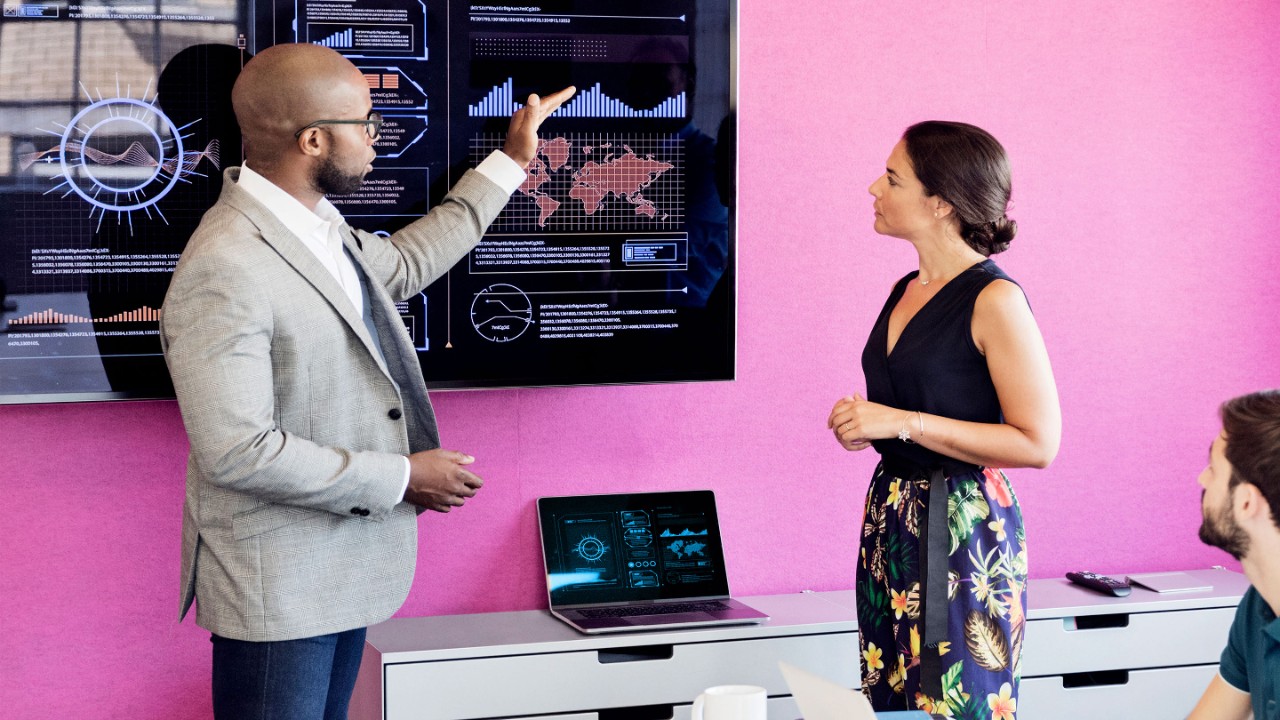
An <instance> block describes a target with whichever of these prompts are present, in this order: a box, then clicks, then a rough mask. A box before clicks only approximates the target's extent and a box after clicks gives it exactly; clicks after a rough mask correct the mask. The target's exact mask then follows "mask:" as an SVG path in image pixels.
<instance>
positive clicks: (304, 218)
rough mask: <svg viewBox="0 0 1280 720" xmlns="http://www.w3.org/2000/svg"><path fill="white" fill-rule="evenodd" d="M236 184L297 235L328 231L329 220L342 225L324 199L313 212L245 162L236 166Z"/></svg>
mask: <svg viewBox="0 0 1280 720" xmlns="http://www.w3.org/2000/svg"><path fill="white" fill-rule="evenodd" d="M236 186H237V187H239V188H240V189H241V190H244V191H245V192H247V193H249V195H251V196H252V197H253V199H255V200H257V201H258V202H260V203H262V204H263V205H264V206H265V207H266V208H267V210H269V211H270V212H271V214H272V215H275V216H276V218H277V219H278V220H279V221H280V222H281V223H282V224H283V225H284V226H285V227H286V228H288V229H289V231H290V232H292V233H293V234H294V235H297V236H298V237H300V238H308V237H312V236H314V235H316V234H317V233H320V234H327V233H328V227H327V226H328V225H329V224H330V223H337V224H339V225H340V224H342V222H343V217H342V213H340V212H338V208H336V207H334V205H333V203H331V202H329V199H328V198H320V202H319V203H318V204H317V205H316V210H315V212H312V211H311V210H310V208H308V207H307V206H305V205H303V204H302V203H300V202H298V199H297V198H295V197H293V196H292V195H290V194H289V193H287V192H285V191H284V190H282V189H280V187H279V186H278V185H276V184H275V183H273V182H271V181H270V180H268V179H266V178H265V177H263V176H261V175H259V174H258V173H256V172H254V171H253V169H251V168H250V167H249V165H248V164H247V163H245V164H241V166H240V179H239V180H238V181H237V182H236Z"/></svg>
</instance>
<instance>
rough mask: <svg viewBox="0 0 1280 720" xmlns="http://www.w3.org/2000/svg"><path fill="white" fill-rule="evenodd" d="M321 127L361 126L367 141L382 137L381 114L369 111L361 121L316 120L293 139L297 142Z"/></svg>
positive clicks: (294, 135) (305, 126) (299, 131)
mask: <svg viewBox="0 0 1280 720" xmlns="http://www.w3.org/2000/svg"><path fill="white" fill-rule="evenodd" d="M321 125H363V126H364V131H365V132H366V133H368V135H369V139H370V140H374V141H376V140H377V139H378V138H379V137H381V136H382V113H380V112H378V111H377V110H370V111H369V114H368V115H367V116H365V119H363V120H317V121H315V122H313V123H311V124H309V125H304V126H303V127H302V129H301V130H298V132H296V133H294V134H293V138H294V139H295V140H297V139H298V138H300V137H302V133H304V132H306V131H308V130H310V129H311V128H313V127H319V126H321Z"/></svg>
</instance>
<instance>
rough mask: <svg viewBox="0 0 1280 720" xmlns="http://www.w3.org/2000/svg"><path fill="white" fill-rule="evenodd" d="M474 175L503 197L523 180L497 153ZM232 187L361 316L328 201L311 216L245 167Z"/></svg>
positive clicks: (338, 216) (337, 218) (355, 280)
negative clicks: (315, 263)
mask: <svg viewBox="0 0 1280 720" xmlns="http://www.w3.org/2000/svg"><path fill="white" fill-rule="evenodd" d="M476 172H478V173H480V174H481V175H484V176H485V177H486V178H488V179H489V180H492V181H493V182H494V184H496V185H497V186H498V187H500V188H502V189H503V190H506V191H507V194H511V193H513V192H515V191H516V189H517V188H519V187H520V185H521V184H522V183H524V181H525V178H526V177H527V176H526V174H525V172H524V170H523V169H522V168H521V167H520V165H519V164H517V163H516V161H514V160H512V159H511V158H510V157H507V155H505V154H503V153H502V152H500V151H497V150H495V151H494V152H493V153H491V154H490V155H489V157H487V158H485V159H484V161H483V162H481V163H480V164H479V165H477V166H476ZM236 184H237V185H238V186H239V187H240V188H241V189H242V190H244V191H245V192H247V193H249V194H250V195H252V196H253V198H254V199H255V200H257V201H258V202H260V203H262V205H263V206H264V207H266V208H267V210H269V211H270V212H271V214H272V215H275V216H276V218H277V219H278V220H280V222H281V224H283V225H284V226H285V227H286V228H288V230H289V232H291V233H293V234H294V235H295V236H297V238H298V239H299V240H301V241H302V244H303V246H304V247H306V248H307V249H308V250H310V251H311V252H312V253H313V254H314V255H315V256H316V259H317V260H319V261H320V264H321V265H323V266H324V267H325V269H326V270H328V271H329V272H330V273H331V274H332V275H333V278H334V279H335V280H337V281H338V284H339V285H340V286H342V289H343V291H344V292H345V293H346V296H347V299H348V300H350V301H351V305H352V307H354V308H355V310H356V315H361V316H363V315H364V298H363V297H362V293H361V291H360V279H359V276H358V275H356V268H355V264H354V263H352V261H351V258H350V257H348V256H347V254H346V253H345V252H343V249H342V234H341V228H342V226H343V224H344V223H345V222H346V221H345V220H344V219H343V217H342V213H340V212H338V208H336V207H334V206H333V203H331V202H329V200H328V198H321V199H320V203H319V204H318V205H316V210H315V212H312V211H311V210H310V209H308V208H307V206H305V205H303V204H302V203H301V202H298V200H297V198H295V197H293V196H292V195H290V194H289V193H287V192H285V191H284V190H282V189H280V187H279V186H277V185H276V184H275V183H272V182H271V181H270V180H268V179H266V178H265V177H263V176H261V175H259V174H258V173H256V172H254V171H253V170H252V169H251V168H250V167H249V165H248V163H242V164H241V165H240V179H239V181H238V182H237V183H236ZM409 470H410V467H409V458H405V459H404V484H403V485H402V486H401V491H400V494H401V497H403V496H404V491H405V490H407V489H408V488H409Z"/></svg>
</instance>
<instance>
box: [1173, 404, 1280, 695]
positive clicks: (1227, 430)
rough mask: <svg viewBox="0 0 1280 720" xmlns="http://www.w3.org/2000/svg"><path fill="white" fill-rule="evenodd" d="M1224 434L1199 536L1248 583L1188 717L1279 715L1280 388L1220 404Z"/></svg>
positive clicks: (1206, 474)
mask: <svg viewBox="0 0 1280 720" xmlns="http://www.w3.org/2000/svg"><path fill="white" fill-rule="evenodd" d="M1220 414H1221V415H1222V432H1221V433H1220V434H1219V435H1218V437H1217V438H1216V439H1214V441H1213V445H1212V446H1211V447H1210V448H1209V466H1208V467H1206V468H1205V469H1204V471H1202V472H1201V473H1200V478H1199V482H1200V486H1201V487H1203V488H1204V494H1203V496H1202V500H1201V503H1202V509H1203V512H1204V522H1203V524H1201V526H1200V539H1201V540H1203V541H1204V542H1206V543H1208V544H1210V545H1213V546H1215V547H1220V548H1222V549H1223V550H1226V551H1227V552H1229V553H1231V555H1232V556H1233V557H1234V558H1236V559H1237V560H1239V561H1240V565H1241V567H1242V568H1243V569H1244V574H1245V575H1246V576H1247V577H1248V578H1249V581H1250V582H1252V583H1253V587H1251V588H1249V591H1248V592H1246V593H1245V595H1244V599H1242V600H1241V601H1240V608H1239V610H1237V611H1236V618H1235V621H1234V622H1233V623H1232V625H1231V632H1230V634H1229V636H1228V639H1227V649H1226V650H1223V651H1222V663H1221V665H1220V666H1219V669H1218V675H1217V676H1215V677H1214V678H1213V681H1212V682H1210V683H1209V688H1208V689H1207V690H1205V693H1204V696H1203V697H1201V698H1200V702H1199V703H1197V704H1196V707H1195V710H1193V711H1192V712H1191V717H1190V720H1236V719H1239V720H1244V718H1248V717H1249V715H1250V712H1252V713H1253V717H1255V718H1256V719H1257V720H1271V719H1272V718H1280V707H1277V703H1278V701H1280V689H1278V688H1277V684H1278V683H1280V620H1277V619H1276V609H1277V608H1280V390H1266V391H1263V392H1257V393H1253V394H1251V395H1245V396H1242V397H1238V398H1235V399H1232V400H1228V401H1227V402H1225V403H1223V404H1222V407H1221V409H1220Z"/></svg>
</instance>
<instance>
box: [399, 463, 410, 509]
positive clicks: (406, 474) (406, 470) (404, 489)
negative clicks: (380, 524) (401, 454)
mask: <svg viewBox="0 0 1280 720" xmlns="http://www.w3.org/2000/svg"><path fill="white" fill-rule="evenodd" d="M408 491H409V458H405V459H404V484H402V485H401V486H400V499H401V500H402V501H403V500H404V494H405V493H406V492H408Z"/></svg>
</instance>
